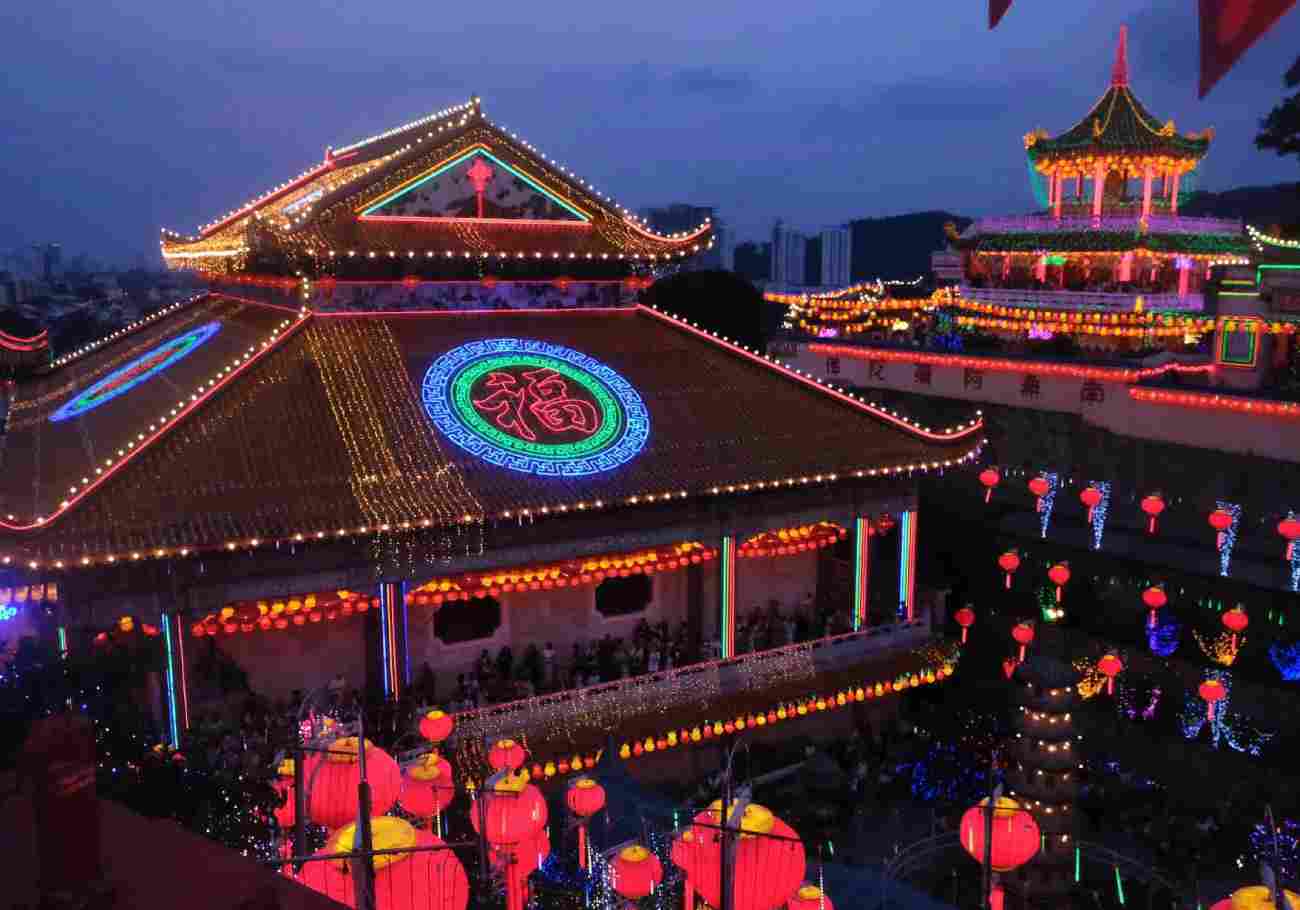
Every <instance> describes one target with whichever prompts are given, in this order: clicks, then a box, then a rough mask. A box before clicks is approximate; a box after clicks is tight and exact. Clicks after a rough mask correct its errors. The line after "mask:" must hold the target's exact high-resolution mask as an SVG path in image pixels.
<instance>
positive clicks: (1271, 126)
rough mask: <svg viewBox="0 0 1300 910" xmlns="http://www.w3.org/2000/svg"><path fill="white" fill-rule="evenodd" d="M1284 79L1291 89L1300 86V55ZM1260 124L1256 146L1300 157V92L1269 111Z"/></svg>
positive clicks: (1280, 153)
mask: <svg viewBox="0 0 1300 910" xmlns="http://www.w3.org/2000/svg"><path fill="white" fill-rule="evenodd" d="M1283 81H1284V82H1285V83H1286V87H1287V88H1289V89H1291V88H1296V87H1297V86H1300V57H1298V58H1296V62H1295V63H1294V64H1293V65H1292V66H1291V68H1290V69H1289V70H1287V71H1286V76H1285V77H1284V80H1283ZM1259 125H1260V131H1259V134H1258V135H1256V136H1255V147H1256V148H1259V149H1273V150H1274V151H1275V152H1277V153H1278V154H1279V155H1282V156H1286V155H1295V156H1296V157H1297V158H1300V92H1296V93H1295V94H1294V95H1292V96H1291V97H1290V98H1287V99H1286V100H1284V101H1283V102H1282V103H1281V104H1279V105H1277V107H1275V108H1273V110H1271V111H1269V112H1268V116H1267V117H1265V118H1264V119H1263V120H1261V121H1260V123H1259Z"/></svg>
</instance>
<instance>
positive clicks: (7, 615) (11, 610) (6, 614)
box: [0, 604, 18, 622]
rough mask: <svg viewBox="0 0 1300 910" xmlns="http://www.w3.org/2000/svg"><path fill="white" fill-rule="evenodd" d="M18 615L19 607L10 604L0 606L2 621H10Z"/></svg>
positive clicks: (0, 618) (0, 620)
mask: <svg viewBox="0 0 1300 910" xmlns="http://www.w3.org/2000/svg"><path fill="white" fill-rule="evenodd" d="M17 615H18V608H17V607H11V606H9V605H8V604H6V605H5V606H3V607H0V622H8V621H9V620H11V619H13V618H14V617H15V616H17Z"/></svg>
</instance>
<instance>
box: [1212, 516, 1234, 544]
mask: <svg viewBox="0 0 1300 910" xmlns="http://www.w3.org/2000/svg"><path fill="white" fill-rule="evenodd" d="M1209 522H1210V527H1212V528H1214V530H1215V531H1216V532H1218V533H1216V534H1215V546H1216V547H1217V548H1218V549H1220V550H1222V549H1223V543H1224V539H1225V538H1224V535H1225V534H1227V532H1228V529H1229V528H1231V527H1232V513H1231V512H1229V511H1228V510H1227V509H1215V510H1214V511H1213V512H1211V513H1210V517H1209Z"/></svg>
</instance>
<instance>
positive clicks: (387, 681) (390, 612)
mask: <svg viewBox="0 0 1300 910" xmlns="http://www.w3.org/2000/svg"><path fill="white" fill-rule="evenodd" d="M406 611H407V607H406V584H405V583H404V582H400V581H386V582H381V583H380V585H379V610H378V613H379V677H380V679H381V680H382V681H383V686H384V697H385V698H388V699H393V700H396V699H398V698H401V696H402V693H403V692H405V691H406V686H407V683H409V682H410V679H411V652H410V647H409V642H408V635H407V633H408V630H409V626H408V621H407V612H406Z"/></svg>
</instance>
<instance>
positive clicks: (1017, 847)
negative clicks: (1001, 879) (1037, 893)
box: [960, 796, 1040, 872]
mask: <svg viewBox="0 0 1300 910" xmlns="http://www.w3.org/2000/svg"><path fill="white" fill-rule="evenodd" d="M988 804H989V801H988V799H987V798H985V799H983V800H981V801H980V803H979V804H978V805H976V806H972V807H971V808H969V809H967V810H966V813H965V814H964V815H962V817H961V826H960V833H961V845H962V848H963V849H965V851H966V852H967V853H969V854H970V855H971V857H972V858H973V859H974V860H975V861H976V862H977V863H980V864H981V865H982V864H983V863H984V861H985V859H986V858H987V859H989V860H990V865H991V866H992V868H993V871H994V872H1010V871H1011V870H1013V869H1017V868H1019V867H1020V866H1023V865H1024V864H1025V863H1027V862H1029V861H1030V860H1031V859H1033V858H1034V855H1035V854H1036V853H1038V848H1039V844H1040V841H1039V837H1040V834H1039V830H1038V823H1037V822H1035V821H1034V817H1033V816H1032V815H1030V814H1029V812H1028V811H1026V810H1025V809H1023V808H1021V806H1020V804H1019V803H1017V802H1016V801H1015V800H1013V799H1008V798H1007V797H1005V796H1003V797H999V798H998V801H997V803H996V804H995V805H994V807H993V842H992V845H991V846H992V849H991V850H990V849H989V845H988V844H987V843H986V842H985V839H984V833H985V830H984V829H985V826H986V825H987V823H988V817H987V811H988V810H987V807H988ZM986 854H988V856H986Z"/></svg>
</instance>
